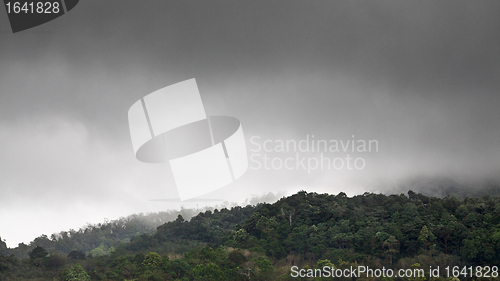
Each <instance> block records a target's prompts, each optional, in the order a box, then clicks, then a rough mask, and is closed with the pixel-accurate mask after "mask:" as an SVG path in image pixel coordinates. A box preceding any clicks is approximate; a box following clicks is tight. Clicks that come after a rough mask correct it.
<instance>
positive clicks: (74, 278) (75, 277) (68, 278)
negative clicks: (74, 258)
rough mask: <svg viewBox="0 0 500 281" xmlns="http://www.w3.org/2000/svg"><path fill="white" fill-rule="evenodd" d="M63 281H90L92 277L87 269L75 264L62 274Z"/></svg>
mask: <svg viewBox="0 0 500 281" xmlns="http://www.w3.org/2000/svg"><path fill="white" fill-rule="evenodd" d="M60 278H61V280H63V281H88V280H90V276H89V275H88V274H87V272H86V271H85V269H84V268H83V267H82V266H81V265H79V264H75V265H73V266H72V267H70V268H66V269H64V270H63V271H62V272H61V276H60Z"/></svg>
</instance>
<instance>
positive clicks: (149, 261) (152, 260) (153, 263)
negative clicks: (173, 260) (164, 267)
mask: <svg viewBox="0 0 500 281" xmlns="http://www.w3.org/2000/svg"><path fill="white" fill-rule="evenodd" d="M162 263H163V260H162V258H161V257H160V255H159V254H158V253H155V252H150V253H149V254H147V255H146V257H145V258H144V260H143V261H142V265H144V266H147V267H148V268H157V267H159V266H160V265H161V264H162Z"/></svg>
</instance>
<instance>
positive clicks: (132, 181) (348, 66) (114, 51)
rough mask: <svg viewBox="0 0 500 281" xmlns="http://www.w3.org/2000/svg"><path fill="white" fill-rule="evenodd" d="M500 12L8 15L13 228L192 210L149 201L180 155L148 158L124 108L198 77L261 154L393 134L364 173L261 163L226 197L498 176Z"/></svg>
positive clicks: (480, 5) (211, 104) (263, 5)
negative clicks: (16, 23) (44, 18)
mask: <svg viewBox="0 0 500 281" xmlns="http://www.w3.org/2000/svg"><path fill="white" fill-rule="evenodd" d="M1 9H3V8H1ZM498 15H500V2H498V1H457V0H453V1H451V0H450V1H411V2H408V1H405V2H403V1H332V0H325V1H319V0H314V1H309V0H307V1H306V0H300V1H298V0H292V1H290V0H283V1H268V0H265V1H264V0H262V1H256V0H251V1H234V0H228V1H218V0H211V1H189V0H182V1H153V0H148V1H126V0H114V1H111V0H106V1H103V0H99V1H91V0H85V1H80V3H79V5H78V6H76V7H75V8H74V9H73V10H72V11H71V12H69V13H68V14H66V15H64V16H62V17H60V18H58V19H56V20H54V21H51V22H49V23H47V24H44V25H41V26H39V27H36V28H33V29H30V30H26V31H24V32H20V33H16V34H12V33H11V31H10V26H9V24H8V21H7V15H6V13H5V12H2V11H0V194H1V195H0V236H1V237H2V239H6V240H7V241H6V242H7V244H8V245H9V246H10V247H15V246H16V245H17V243H20V242H25V243H27V242H29V241H31V240H33V239H34V238H35V237H37V236H39V235H41V234H42V233H45V234H47V235H49V236H50V234H52V233H54V232H59V231H61V230H68V229H69V228H74V229H78V228H79V227H80V226H83V225H84V224H85V223H86V222H91V223H98V222H102V221H103V219H104V218H109V219H116V218H118V217H120V216H127V215H129V214H132V213H138V212H151V211H160V210H166V209H172V208H178V207H180V204H178V203H168V202H151V201H148V200H150V199H160V198H177V197H178V195H177V191H176V188H175V183H174V181H173V179H172V174H171V172H170V171H169V167H168V166H166V165H158V164H145V163H142V162H139V161H137V160H136V159H135V157H134V153H133V150H132V145H131V142H130V134H129V131H128V120H127V112H128V109H129V108H130V106H131V105H132V104H133V103H134V102H136V101H137V100H138V99H140V98H141V97H143V96H145V95H147V94H149V93H151V92H153V91H155V90H157V89H160V88H163V87H165V86H168V85H170V84H173V83H177V82H180V81H183V80H187V79H190V78H196V80H197V82H198V87H199V89H200V92H201V97H202V99H203V102H204V106H205V110H206V112H207V114H209V115H228V116H233V117H237V118H238V119H239V120H240V121H241V122H242V126H243V131H244V133H245V138H246V140H247V147H248V148H249V153H250V154H251V153H253V152H251V151H250V149H252V148H255V146H254V145H252V144H251V142H250V139H251V138H252V137H256V136H257V137H260V140H261V142H263V141H264V140H273V141H275V140H296V141H300V140H302V139H305V138H306V137H307V136H308V135H309V136H312V135H314V137H315V138H316V139H324V140H344V141H347V140H352V139H353V137H352V136H353V135H354V139H356V140H357V139H363V140H377V141H378V144H379V149H378V152H371V153H358V154H356V153H351V156H352V157H362V158H363V159H364V160H365V163H366V165H365V167H364V168H363V169H361V170H346V169H342V170H327V169H316V170H314V171H311V172H310V173H308V172H307V171H306V170H303V169H295V170H286V169H278V170H265V169H258V170H255V169H249V170H248V171H247V173H246V174H245V175H244V176H243V177H242V178H240V179H239V180H238V181H236V182H235V183H233V184H231V185H229V186H227V187H224V188H222V189H221V190H219V191H216V192H214V193H213V194H211V195H210V196H209V197H212V198H218V199H223V200H228V201H243V200H244V199H245V198H247V197H250V196H251V195H252V194H262V193H264V192H268V191H273V192H283V191H288V192H290V193H291V192H295V191H298V190H301V189H304V190H308V191H317V192H328V193H334V194H337V193H338V192H340V191H345V192H347V193H348V194H349V195H353V194H360V193H363V192H365V191H374V190H380V188H381V186H382V187H383V186H384V185H390V184H393V183H394V182H399V181H401V180H404V179H406V178H411V177H416V176H417V177H418V176H449V177H453V178H471V179H487V178H488V179H489V178H495V177H496V176H497V175H498V172H499V167H500V142H499V141H500V122H499V120H500V110H499V107H500V52H499V50H500V21H499V20H498ZM260 153H261V154H264V153H265V152H260ZM294 155H295V152H287V153H281V152H272V153H269V156H271V157H274V158H279V159H285V158H286V157H293V156H294ZM346 155H347V153H343V152H342V153H330V154H328V155H327V156H328V157H331V158H335V157H345V156H346ZM261 156H262V155H261ZM300 156H301V157H302V156H304V157H318V154H317V153H316V154H315V153H303V154H301V155H300ZM255 159H261V158H259V157H256V158H255ZM251 166H252V164H251ZM183 205H184V207H194V206H195V203H184V204H183Z"/></svg>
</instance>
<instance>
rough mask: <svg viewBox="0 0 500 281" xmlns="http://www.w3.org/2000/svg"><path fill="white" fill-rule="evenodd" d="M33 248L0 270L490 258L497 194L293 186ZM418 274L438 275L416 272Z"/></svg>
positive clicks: (499, 244)
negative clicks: (84, 244) (82, 244)
mask: <svg viewBox="0 0 500 281" xmlns="http://www.w3.org/2000/svg"><path fill="white" fill-rule="evenodd" d="M38 246H40V245H38ZM0 247H1V245H0ZM39 248H41V249H36V248H35V250H33V251H32V252H31V253H30V259H26V260H23V261H20V260H18V259H17V258H16V257H15V256H10V257H3V258H2V257H0V280H16V278H18V279H17V280H23V278H26V277H27V276H30V277H31V276H37V277H39V278H41V279H40V280H52V279H51V278H54V277H58V278H59V279H60V280H70V279H67V278H66V277H65V276H67V275H65V274H70V273H71V274H82V276H88V278H91V279H92V280H278V279H284V280H285V279H294V278H291V277H290V268H291V266H293V265H295V266H300V267H306V268H316V267H321V266H322V265H325V264H329V265H335V266H336V267H339V268H344V267H349V266H357V265H366V266H370V267H374V268H381V267H382V266H385V267H387V268H411V267H412V266H413V267H415V266H416V267H421V268H428V267H429V266H433V267H436V266H440V267H441V268H444V267H446V266H464V265H467V266H475V265H480V266H486V265H498V264H499V263H500V198H499V197H493V196H484V197H481V198H468V197H467V198H466V199H464V200H459V199H456V198H455V197H446V198H436V197H428V196H425V195H422V194H418V193H415V192H413V191H409V192H408V194H407V195H404V194H400V195H389V196H387V195H382V194H372V193H365V194H363V195H359V196H354V197H352V198H350V197H347V196H346V195H345V194H344V193H339V194H338V195H328V194H317V193H307V192H305V191H301V192H299V193H297V194H295V195H292V196H290V197H287V198H282V199H280V200H279V201H277V202H276V203H274V204H259V205H257V206H246V207H234V208H231V209H226V208H223V209H220V210H214V211H213V212H212V211H205V212H201V213H199V214H198V215H196V216H194V217H192V218H191V220H189V221H187V220H185V219H184V217H183V216H182V215H180V214H178V215H177V218H176V219H175V220H174V221H171V222H167V223H165V224H163V225H161V226H159V227H158V228H157V231H156V232H155V233H153V234H140V235H135V236H134V237H133V238H132V239H131V241H130V242H129V243H127V242H126V241H121V242H120V243H118V244H116V247H115V248H114V249H113V250H112V251H109V252H108V253H105V254H104V255H102V256H96V255H92V254H91V253H89V252H88V253H86V254H85V253H83V252H81V251H73V252H71V253H70V254H69V255H62V254H57V251H56V252H53V251H51V250H49V251H46V250H45V249H44V247H43V246H42V247H39ZM0 250H1V249H0ZM42 250H43V251H42ZM44 251H45V252H44ZM49 253H51V254H50V255H49ZM77 265H81V268H79V267H78V266H77ZM68 276H69V275H68ZM207 276H209V277H207ZM2 278H3V279H2ZM65 278H66V279H65ZM82 278H87V277H82ZM427 279H428V280H438V279H435V278H434V279H432V278H426V279H421V280H427ZM82 280H85V279H82ZM395 280H402V279H395ZM492 280H493V279H492Z"/></svg>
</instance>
